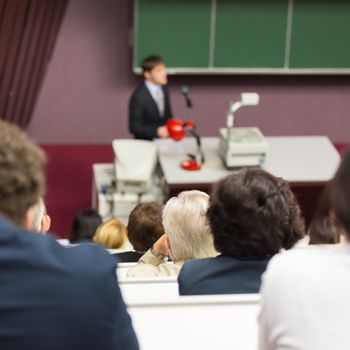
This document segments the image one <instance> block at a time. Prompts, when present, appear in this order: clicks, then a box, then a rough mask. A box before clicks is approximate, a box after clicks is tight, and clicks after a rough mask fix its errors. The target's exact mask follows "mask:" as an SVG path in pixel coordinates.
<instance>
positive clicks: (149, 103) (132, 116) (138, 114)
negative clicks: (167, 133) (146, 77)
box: [129, 84, 172, 140]
mask: <svg viewBox="0 0 350 350" xmlns="http://www.w3.org/2000/svg"><path fill="white" fill-rule="evenodd" d="M161 89H162V91H163V94H164V112H163V115H161V114H160V111H159V109H158V106H157V103H156V101H155V99H154V98H153V97H152V95H151V93H150V91H149V90H148V88H147V86H146V85H145V84H142V85H140V86H139V87H138V88H137V89H136V90H135V91H134V93H133V94H132V96H131V99H130V102H129V130H130V132H131V133H132V134H133V135H134V136H135V138H137V139H144V140H152V139H154V138H157V137H159V135H158V133H157V130H158V128H159V127H161V126H163V125H164V124H165V122H166V121H167V120H168V119H170V118H172V113H171V107H170V100H169V91H168V88H167V86H166V85H163V86H161Z"/></svg>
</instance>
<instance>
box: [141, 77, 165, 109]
mask: <svg viewBox="0 0 350 350" xmlns="http://www.w3.org/2000/svg"><path fill="white" fill-rule="evenodd" d="M145 85H146V87H147V89H148V91H149V92H150V94H151V96H152V97H153V99H154V101H155V103H156V105H157V107H158V111H159V114H160V115H161V116H163V114H164V92H163V89H162V85H158V84H154V83H152V82H151V81H149V80H147V79H146V80H145Z"/></svg>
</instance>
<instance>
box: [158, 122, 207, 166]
mask: <svg viewBox="0 0 350 350" xmlns="http://www.w3.org/2000/svg"><path fill="white" fill-rule="evenodd" d="M165 125H166V127H167V129H168V133H169V136H170V137H171V138H172V139H173V140H175V141H180V140H181V139H183V138H184V136H185V134H186V129H188V130H189V131H190V133H191V134H192V135H194V136H195V137H196V141H197V147H198V149H200V140H199V136H198V134H196V133H195V125H194V123H193V121H192V120H189V121H187V122H183V121H182V120H180V119H169V120H168V121H167V122H166V124H165ZM201 155H202V162H203V161H204V157H203V153H201ZM180 166H181V167H182V168H183V169H185V170H199V169H200V168H201V167H202V163H201V162H198V161H197V160H196V159H195V156H192V157H191V158H190V159H186V160H184V161H183V162H181V163H180Z"/></svg>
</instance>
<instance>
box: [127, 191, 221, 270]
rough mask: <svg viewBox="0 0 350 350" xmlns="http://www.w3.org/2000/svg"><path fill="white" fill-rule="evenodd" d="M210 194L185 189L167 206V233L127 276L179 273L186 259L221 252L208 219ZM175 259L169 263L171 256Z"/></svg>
mask: <svg viewBox="0 0 350 350" xmlns="http://www.w3.org/2000/svg"><path fill="white" fill-rule="evenodd" d="M208 203H209V196H208V195H207V194H206V193H204V192H201V191H195V190H194V191H184V192H181V193H180V194H179V195H178V196H177V197H172V198H170V199H169V200H168V202H167V203H166V205H165V207H164V209H163V227H164V230H165V234H164V235H163V236H161V237H160V238H159V239H158V241H157V242H156V243H155V244H154V245H153V247H152V248H151V249H149V250H148V251H147V252H146V253H145V254H144V255H143V256H142V257H141V258H140V260H139V261H138V264H137V266H135V267H133V268H131V269H129V271H128V273H127V277H144V276H177V275H178V274H179V272H180V269H181V267H182V265H183V264H184V262H185V261H187V260H192V259H201V258H207V257H213V256H216V255H217V252H216V250H215V248H214V243H213V238H212V235H211V232H210V228H209V225H208V223H207V220H206V211H207V208H208ZM169 255H170V256H171V258H172V260H173V263H167V260H168V256H169Z"/></svg>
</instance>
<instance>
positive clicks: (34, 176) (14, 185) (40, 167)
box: [0, 120, 45, 226]
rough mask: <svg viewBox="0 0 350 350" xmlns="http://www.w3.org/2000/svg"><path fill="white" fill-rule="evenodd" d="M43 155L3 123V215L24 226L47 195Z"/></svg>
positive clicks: (0, 164)
mask: <svg viewBox="0 0 350 350" xmlns="http://www.w3.org/2000/svg"><path fill="white" fill-rule="evenodd" d="M44 164H45V155H44V153H43V151H42V150H41V149H40V148H39V147H38V146H37V145H36V144H35V143H34V142H33V141H31V140H29V139H28V137H27V136H26V135H25V134H24V133H23V132H22V131H21V130H20V129H19V128H18V127H17V126H15V125H12V124H9V123H7V122H5V121H1V120H0V213H1V214H3V215H4V216H6V217H7V218H8V219H9V220H11V221H12V222H13V223H15V224H17V225H19V226H21V225H23V220H24V218H25V215H26V213H27V211H28V209H29V208H30V207H32V206H33V205H34V204H36V203H37V202H38V201H39V198H40V196H42V195H43V192H44V183H45V176H44Z"/></svg>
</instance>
